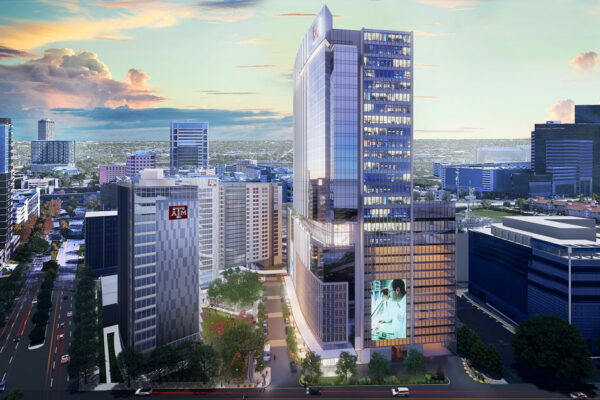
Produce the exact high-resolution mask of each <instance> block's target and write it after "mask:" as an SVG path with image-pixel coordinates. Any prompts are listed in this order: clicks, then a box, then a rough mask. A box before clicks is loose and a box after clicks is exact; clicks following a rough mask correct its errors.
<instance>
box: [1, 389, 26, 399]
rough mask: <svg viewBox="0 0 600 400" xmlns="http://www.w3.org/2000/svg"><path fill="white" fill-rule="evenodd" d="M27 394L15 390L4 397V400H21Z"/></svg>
mask: <svg viewBox="0 0 600 400" xmlns="http://www.w3.org/2000/svg"><path fill="white" fill-rule="evenodd" d="M24 396H25V393H23V391H22V390H21V389H13V390H11V391H10V392H8V393H7V394H5V395H4V396H3V397H2V400H21V399H22V398H23V397H24Z"/></svg>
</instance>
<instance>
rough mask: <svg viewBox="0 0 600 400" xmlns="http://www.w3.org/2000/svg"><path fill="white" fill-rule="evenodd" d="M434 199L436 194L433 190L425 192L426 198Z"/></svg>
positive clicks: (428, 199)
mask: <svg viewBox="0 0 600 400" xmlns="http://www.w3.org/2000/svg"><path fill="white" fill-rule="evenodd" d="M434 199H435V196H434V195H433V192H432V191H431V190H428V191H427V193H425V200H427V201H433V200H434Z"/></svg>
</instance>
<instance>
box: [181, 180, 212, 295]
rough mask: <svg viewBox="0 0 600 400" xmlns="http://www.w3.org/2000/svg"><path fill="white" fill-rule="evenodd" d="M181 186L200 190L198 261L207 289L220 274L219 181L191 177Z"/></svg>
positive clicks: (183, 181)
mask: <svg viewBox="0 0 600 400" xmlns="http://www.w3.org/2000/svg"><path fill="white" fill-rule="evenodd" d="M179 182H180V183H181V184H186V185H193V186H196V187H197V188H198V259H199V263H200V264H199V271H200V283H199V284H200V287H201V288H206V287H208V286H209V285H210V283H211V282H212V281H213V280H215V279H216V278H217V277H218V274H219V256H220V253H221V252H220V249H219V204H220V192H219V186H220V185H219V179H218V178H216V177H214V176H189V177H184V178H181V179H180V180H179Z"/></svg>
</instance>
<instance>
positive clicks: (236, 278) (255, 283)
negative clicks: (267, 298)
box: [208, 269, 262, 307]
mask: <svg viewBox="0 0 600 400" xmlns="http://www.w3.org/2000/svg"><path fill="white" fill-rule="evenodd" d="M208 296H209V297H210V298H213V299H216V300H217V301H224V302H225V303H227V304H229V305H231V306H238V307H249V306H251V305H252V304H253V303H254V302H255V301H256V300H258V299H260V297H261V296H262V282H261V281H260V277H259V275H258V274H257V273H256V272H251V271H240V270H231V269H229V270H226V271H224V272H223V278H222V279H217V280H215V281H214V282H213V283H212V284H211V285H210V286H209V288H208Z"/></svg>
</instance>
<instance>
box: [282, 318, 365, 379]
mask: <svg viewBox="0 0 600 400" xmlns="http://www.w3.org/2000/svg"><path fill="white" fill-rule="evenodd" d="M290 331H291V330H290ZM335 373H336V374H337V375H338V376H341V377H342V378H343V379H344V380H348V379H350V378H353V377H355V376H356V356H353V355H352V354H350V353H348V352H347V351H342V352H341V353H340V358H339V359H338V362H337V364H336V366H335Z"/></svg>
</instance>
